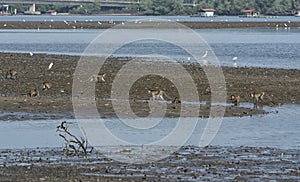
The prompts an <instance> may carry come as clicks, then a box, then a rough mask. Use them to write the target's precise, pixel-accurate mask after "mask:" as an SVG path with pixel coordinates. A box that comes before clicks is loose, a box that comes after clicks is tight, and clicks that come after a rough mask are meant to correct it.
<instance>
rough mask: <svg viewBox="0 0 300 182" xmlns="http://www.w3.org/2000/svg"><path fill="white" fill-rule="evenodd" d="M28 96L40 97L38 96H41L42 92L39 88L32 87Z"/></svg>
mask: <svg viewBox="0 0 300 182" xmlns="http://www.w3.org/2000/svg"><path fill="white" fill-rule="evenodd" d="M27 96H29V97H38V96H40V93H39V91H38V90H37V89H32V90H30V92H28V93H27Z"/></svg>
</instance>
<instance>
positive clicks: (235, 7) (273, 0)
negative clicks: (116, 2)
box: [10, 0, 300, 15]
mask: <svg viewBox="0 0 300 182" xmlns="http://www.w3.org/2000/svg"><path fill="white" fill-rule="evenodd" d="M127 1H135V0H127ZM136 1H137V0H136ZM136 1H135V2H136ZM184 4H194V6H184ZM10 7H11V9H14V8H17V9H18V11H19V12H22V11H25V10H27V9H28V7H29V5H19V4H11V5H10ZM202 8H213V9H215V10H216V14H217V15H240V14H241V12H242V10H244V9H255V10H257V11H258V12H259V13H260V14H264V15H293V14H295V13H296V11H297V10H300V0H140V4H139V5H131V6H128V7H126V8H122V9H121V8H107V7H101V4H98V3H94V4H89V5H82V6H62V5H41V4H38V5H36V10H37V11H41V12H46V11H47V10H49V9H54V10H56V11H57V12H60V13H71V14H99V13H103V12H110V13H116V12H117V13H122V12H123V13H124V12H125V13H132V14H143V15H191V14H197V13H199V10H200V9H202Z"/></svg>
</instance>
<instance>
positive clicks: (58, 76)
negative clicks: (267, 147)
mask: <svg viewBox="0 0 300 182" xmlns="http://www.w3.org/2000/svg"><path fill="white" fill-rule="evenodd" d="M79 59H80V57H78V56H67V55H46V54H34V55H32V56H31V55H29V54H15V53H14V54H13V53H1V57H0V65H1V68H0V82H1V87H0V95H1V97H0V101H1V102H0V110H1V111H3V112H28V113H33V114H39V113H40V114H57V116H58V117H67V118H73V117H74V114H73V105H72V85H73V75H74V72H75V69H76V66H77V63H78V60H79ZM131 59H132V58H108V59H107V60H106V62H105V64H104V65H103V66H102V68H101V70H100V71H99V72H100V73H105V74H106V76H105V81H102V80H99V81H96V82H93V83H92V85H95V99H94V100H93V101H91V102H95V103H96V105H97V108H98V111H99V113H100V114H101V115H102V116H104V117H112V116H115V113H114V109H113V105H112V100H111V90H112V84H113V81H114V79H115V77H116V75H117V73H118V71H119V70H120V69H121V68H122V66H124V65H125V64H126V63H127V62H128V61H129V60H131ZM50 63H54V64H53V67H52V68H51V69H50V70H48V66H49V64H50ZM183 67H184V68H185V69H186V70H187V71H188V73H189V74H190V75H191V77H192V78H193V80H194V83H195V85H196V88H197V91H198V93H199V100H200V102H201V107H200V108H201V109H200V112H199V117H204V118H205V117H208V116H209V114H210V111H211V106H212V105H211V103H210V102H209V101H210V100H211V92H210V86H209V82H208V79H207V76H206V74H205V72H204V71H203V69H202V68H201V66H200V65H195V64H183ZM11 69H15V70H16V71H17V75H16V78H15V79H11V78H7V77H6V74H7V71H8V70H11ZM99 69H100V68H99ZM222 70H223V73H224V76H225V81H226V88H225V89H226V93H227V96H226V98H225V99H226V101H227V104H226V105H213V106H212V107H225V108H223V109H225V110H226V112H225V116H238V117H241V116H251V115H253V114H266V112H265V111H264V110H263V106H266V105H267V106H280V105H282V104H285V103H299V102H300V95H299V90H300V79H299V78H300V77H299V75H300V70H287V69H271V68H230V67H223V68H222ZM90 76H91V75H90ZM121 77H125V78H127V77H128V78H130V73H129V74H125V75H121ZM178 77H181V75H178ZM182 79H184V78H182ZM45 81H48V82H51V84H52V87H51V88H50V89H46V90H43V85H42V83H43V82H45ZM86 83H87V85H91V82H90V80H86ZM32 89H37V90H38V91H39V96H37V97H29V96H28V93H29V92H30V91H31V90H32ZM149 89H161V90H164V91H165V92H166V93H167V95H168V96H169V97H170V99H168V98H167V101H165V102H164V103H166V104H167V112H166V117H178V116H180V112H181V111H183V112H184V111H188V108H189V107H193V106H194V104H195V103H193V102H197V103H198V101H195V100H187V101H186V102H185V101H183V103H184V104H183V103H181V104H178V103H177V104H173V103H171V101H172V99H173V98H175V97H179V93H178V90H177V88H176V87H175V86H174V84H173V83H172V82H171V81H170V80H168V79H166V78H163V77H160V76H156V75H147V76H144V77H141V78H140V79H138V80H137V81H136V82H135V83H134V84H133V85H132V87H131V89H130V91H129V98H124V99H127V101H129V103H130V106H131V108H132V110H133V112H134V113H135V114H137V115H139V116H142V117H144V116H148V115H149V113H150V108H149V99H150V98H151V94H149V93H148V90H149ZM257 91H263V92H265V93H266V95H265V97H264V99H263V100H262V101H259V102H258V107H257V108H254V104H253V103H254V100H253V98H251V97H250V93H251V92H257ZM231 94H238V95H240V97H241V103H244V102H249V103H250V104H248V105H249V106H248V107H244V106H234V105H233V104H232V103H231V100H230V95H231ZM73 97H76V96H75V95H74V94H73ZM158 103H159V102H158ZM251 103H252V104H251ZM198 104H199V103H198ZM242 105H243V104H242ZM124 113H125V114H126V110H125V111H124ZM1 119H2V120H8V119H9V118H8V117H7V118H5V116H3V117H1ZM23 119H30V118H27V117H26V116H25V118H23Z"/></svg>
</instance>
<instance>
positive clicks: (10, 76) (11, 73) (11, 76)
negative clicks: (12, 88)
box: [5, 69, 18, 79]
mask: <svg viewBox="0 0 300 182" xmlns="http://www.w3.org/2000/svg"><path fill="white" fill-rule="evenodd" d="M17 74H18V72H17V70H14V69H11V70H9V71H7V73H6V77H5V78H6V79H16V78H17Z"/></svg>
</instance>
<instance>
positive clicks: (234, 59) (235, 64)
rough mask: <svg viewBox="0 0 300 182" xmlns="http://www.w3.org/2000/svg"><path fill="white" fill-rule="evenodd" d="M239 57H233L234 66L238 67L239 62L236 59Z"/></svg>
mask: <svg viewBox="0 0 300 182" xmlns="http://www.w3.org/2000/svg"><path fill="white" fill-rule="evenodd" d="M237 59H238V58H237V57H234V58H232V61H233V67H235V68H236V67H237V63H236V60H237Z"/></svg>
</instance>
